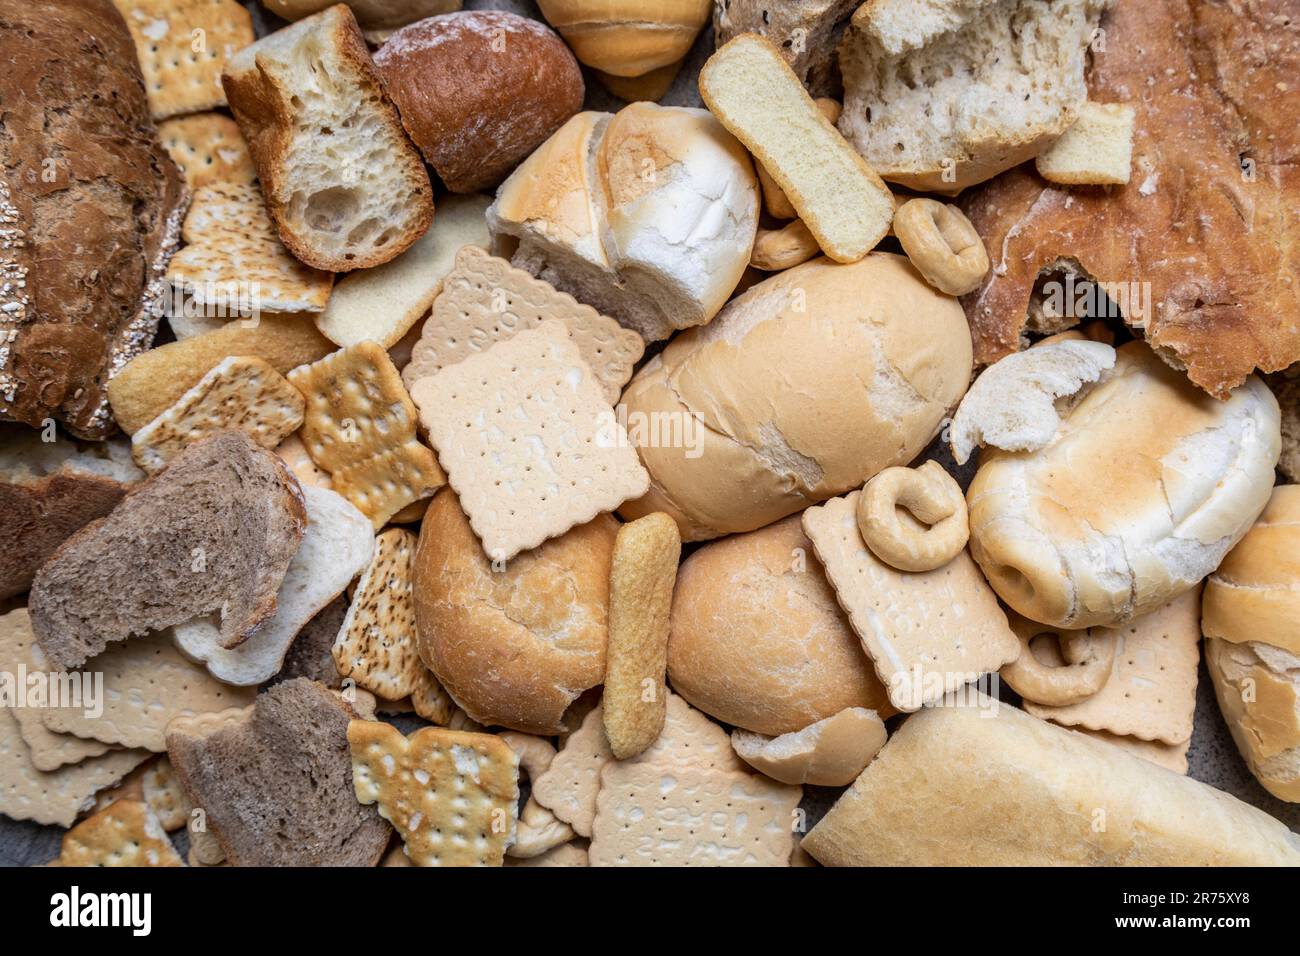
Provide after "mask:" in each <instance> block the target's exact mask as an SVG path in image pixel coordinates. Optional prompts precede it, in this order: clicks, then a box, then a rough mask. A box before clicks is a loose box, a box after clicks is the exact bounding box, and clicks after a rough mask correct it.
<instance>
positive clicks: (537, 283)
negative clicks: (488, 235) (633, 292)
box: [402, 246, 645, 405]
mask: <svg viewBox="0 0 1300 956" xmlns="http://www.w3.org/2000/svg"><path fill="white" fill-rule="evenodd" d="M547 319H554V320H557V321H559V322H562V323H564V326H565V328H567V329H568V333H569V337H570V338H571V339H572V340H573V344H574V345H576V346H577V347H578V351H579V353H581V355H582V359H583V361H584V362H586V363H587V366H588V368H590V369H591V371H592V373H593V374H594V375H595V376H596V380H597V381H598V382H599V383H600V388H601V392H602V393H603V394H604V396H605V400H606V401H607V402H609V403H610V404H611V405H613V404H615V403H616V402H618V398H619V396H620V395H621V394H622V393H623V386H624V385H626V384H627V383H628V380H629V379H630V378H631V377H632V367H633V366H634V365H636V363H637V361H638V360H639V359H640V358H641V355H642V354H643V353H644V352H645V342H644V341H643V340H642V338H641V336H639V335H637V334H636V333H635V332H633V331H632V330H631V329H625V328H623V327H622V326H621V325H619V324H618V322H616V321H615V320H614V319H611V318H610V317H609V316H606V315H601V314H600V313H599V312H597V311H596V310H595V309H593V308H592V307H591V306H589V305H583V304H582V303H581V302H579V301H578V300H577V299H575V298H573V296H571V295H569V294H568V293H566V292H560V291H558V290H557V289H556V288H555V287H554V286H553V285H551V284H550V283H549V282H546V281H544V280H542V279H535V278H533V277H532V276H531V275H529V274H528V273H527V272H524V271H523V270H522V269H516V268H515V267H514V266H512V265H511V264H510V263H509V262H507V261H506V260H505V259H499V258H497V257H496V256H493V255H489V254H488V253H487V252H485V251H484V250H482V249H480V248H478V247H477V246H465V247H464V248H462V249H461V250H460V252H459V253H457V255H456V268H455V269H453V270H452V272H451V273H450V274H449V275H448V276H447V277H446V278H445V279H444V280H443V283H442V292H440V293H439V294H438V298H437V299H435V300H434V303H433V311H432V313H431V314H430V315H429V319H428V321H426V322H425V323H424V329H423V331H422V332H421V333H420V341H419V342H417V343H416V345H415V347H414V348H413V349H412V350H411V362H410V364H409V365H407V366H406V368H404V369H402V381H404V382H405V383H406V384H407V386H408V387H410V386H413V385H414V384H415V383H416V382H418V381H419V380H420V379H422V378H427V377H429V376H431V375H436V374H438V372H441V371H442V370H443V369H444V368H448V367H450V366H452V365H455V364H456V363H457V362H459V361H461V360H463V359H466V358H469V357H470V356H471V355H477V354H479V353H480V352H485V351H487V350H488V349H489V348H491V347H492V345H493V344H495V343H496V342H500V341H504V340H505V339H508V338H510V337H511V336H513V335H515V334H516V333H517V332H522V331H524V330H525V329H535V328H537V327H538V326H539V325H541V324H542V323H543V322H544V321H546V320H547Z"/></svg>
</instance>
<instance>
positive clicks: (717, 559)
mask: <svg viewBox="0 0 1300 956" xmlns="http://www.w3.org/2000/svg"><path fill="white" fill-rule="evenodd" d="M668 678H669V681H670V682H671V683H672V686H673V690H675V691H677V693H679V694H681V695H682V696H683V697H685V698H686V700H687V701H689V702H690V703H691V704H693V705H694V706H696V707H698V708H699V709H700V710H703V711H704V712H706V713H708V714H711V715H712V716H714V717H716V718H717V719H718V720H721V721H722V722H724V723H728V724H733V725H735V726H737V727H741V728H743V729H744V730H752V731H754V732H755V733H759V734H767V735H769V736H778V735H780V734H785V733H790V732H792V731H797V730H802V729H803V728H805V727H807V726H808V725H809V724H812V723H816V722H817V721H819V720H821V719H822V718H824V717H830V716H832V715H834V714H838V713H839V712H840V711H842V710H844V709H846V708H848V707H866V708H869V709H872V710H875V711H876V712H877V713H879V714H881V715H882V716H887V715H888V714H890V713H893V709H892V708H890V707H889V704H888V698H887V697H886V696H885V689H884V687H883V686H881V684H880V681H879V680H877V679H876V676H875V672H874V671H873V670H872V668H871V662H870V661H869V660H868V659H867V655H866V653H865V652H864V651H863V650H862V645H861V643H860V642H859V641H858V638H857V635H856V634H854V633H853V628H852V627H851V626H850V625H849V621H848V618H846V617H845V616H844V612H843V611H842V610H840V606H839V604H838V603H837V602H836V600H835V592H834V591H833V590H831V586H830V584H829V583H827V581H826V576H825V573H824V572H823V571H822V566H821V564H820V563H819V562H818V561H817V558H816V556H815V555H814V553H813V548H812V543H811V542H810V541H809V540H808V539H807V538H806V537H804V533H803V529H802V528H801V527H800V526H799V518H798V517H797V516H794V517H790V518H787V519H786V520H784V521H781V522H778V523H777V524H774V525H771V526H770V527H767V528H764V529H763V530H761V531H755V532H752V533H751V534H745V535H737V536H736V537H733V538H727V539H726V540H725V541H718V542H716V543H714V544H710V545H708V546H707V547H704V548H700V549H699V550H698V551H696V552H695V553H694V554H692V555H691V556H690V557H689V558H687V559H686V561H685V562H684V563H683V564H682V566H681V569H680V570H679V571H678V572H677V588H676V590H675V591H674V592H673V611H672V624H671V627H670V631H669V636H668Z"/></svg>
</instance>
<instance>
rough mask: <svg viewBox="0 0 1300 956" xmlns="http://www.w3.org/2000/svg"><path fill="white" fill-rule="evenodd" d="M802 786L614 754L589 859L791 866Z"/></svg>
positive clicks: (599, 862) (603, 776)
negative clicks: (618, 758)
mask: <svg viewBox="0 0 1300 956" xmlns="http://www.w3.org/2000/svg"><path fill="white" fill-rule="evenodd" d="M802 798H803V788H802V787H790V786H787V785H785V784H782V783H777V782H775V781H773V780H769V779H767V778H766V777H763V776H759V775H758V774H749V773H736V772H728V771H719V770H704V769H701V768H699V767H695V766H687V765H681V766H672V765H668V764H659V763H638V762H628V761H621V762H620V761H615V762H612V763H610V764H608V765H606V767H605V769H604V770H603V771H602V772H601V783H600V795H599V796H598V797H597V799H596V818H595V821H594V822H593V824H592V834H591V848H590V849H589V851H588V854H589V856H590V858H591V865H592V866H789V865H790V854H791V852H792V851H793V849H794V828H795V825H796V823H797V822H798V819H797V810H798V807H799V801H800V800H801V799H802Z"/></svg>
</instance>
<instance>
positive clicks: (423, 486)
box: [330, 438, 447, 530]
mask: <svg viewBox="0 0 1300 956" xmlns="http://www.w3.org/2000/svg"><path fill="white" fill-rule="evenodd" d="M330 482H331V487H332V488H333V489H334V490H335V491H337V492H338V493H339V494H341V495H342V496H343V497H345V498H347V499H348V501H350V502H352V503H353V504H354V505H356V506H357V507H358V508H359V509H360V510H361V512H362V513H363V514H365V515H366V516H367V517H369V518H370V523H371V524H373V525H374V527H375V529H376V530H378V529H379V528H382V527H383V526H384V525H386V524H388V522H390V521H392V520H395V519H396V518H397V517H398V514H399V512H401V511H404V510H405V509H406V507H407V506H408V505H410V504H418V503H420V502H421V501H424V500H425V499H427V498H428V497H430V496H431V495H432V494H433V493H434V492H435V491H437V490H438V489H439V488H441V487H442V486H443V485H445V484H446V483H447V475H446V473H445V472H444V471H443V470H442V466H441V465H439V464H438V459H437V457H436V456H435V455H434V454H433V451H432V450H431V449H429V448H428V447H426V446H424V445H422V444H420V443H419V442H418V441H416V440H415V439H414V438H410V439H407V440H406V441H404V442H403V443H402V444H400V445H395V446H394V447H392V448H390V449H388V450H387V451H385V452H381V453H380V454H378V455H373V456H371V457H370V458H363V459H362V460H361V461H358V462H355V463H354V464H351V465H345V466H344V467H342V468H340V469H339V470H338V471H336V472H334V474H332V475H331V476H330ZM425 504H426V505H427V501H425Z"/></svg>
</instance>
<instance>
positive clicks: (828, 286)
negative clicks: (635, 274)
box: [621, 253, 971, 541]
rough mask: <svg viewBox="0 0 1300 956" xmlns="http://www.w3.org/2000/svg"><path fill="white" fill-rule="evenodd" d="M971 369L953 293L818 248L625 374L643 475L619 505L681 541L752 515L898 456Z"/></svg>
mask: <svg viewBox="0 0 1300 956" xmlns="http://www.w3.org/2000/svg"><path fill="white" fill-rule="evenodd" d="M970 373H971V340H970V330H969V328H968V326H967V325H966V318H965V315H964V314H963V313H962V310H961V306H960V305H958V303H957V300H956V299H953V298H950V297H948V296H945V295H943V294H941V293H939V292H936V291H935V290H933V289H931V288H930V287H929V286H928V285H927V284H926V283H925V282H924V281H923V280H922V279H921V278H920V276H919V275H918V274H917V272H916V270H914V269H913V268H912V266H911V264H910V263H908V261H907V260H906V259H905V258H903V257H902V256H896V255H891V254H888V253H871V254H869V255H867V256H866V257H865V258H864V259H861V260H860V261H858V262H855V263H853V264H851V265H838V264H836V263H833V262H831V261H830V260H828V259H825V258H819V259H816V260H814V261H812V262H807V263H804V264H803V265H800V266H796V267H795V268H793V269H789V270H787V271H785V272H782V273H779V274H777V275H774V276H771V277H770V278H768V279H766V280H764V281H763V282H760V283H758V284H757V285H755V286H753V287H752V288H750V289H749V290H748V291H746V292H745V294H744V295H742V296H739V297H738V298H736V299H734V300H733V301H732V302H730V303H728V305H727V307H726V308H725V309H723V311H722V313H721V314H720V315H719V316H718V317H717V318H716V319H715V320H714V321H713V322H712V323H710V324H709V325H708V326H706V327H704V328H702V329H693V330H691V331H690V332H687V333H685V334H684V335H680V336H678V337H677V338H675V339H674V340H673V341H672V342H670V343H669V344H668V347H667V348H666V349H664V351H663V352H662V353H661V354H660V355H658V356H656V357H655V358H653V359H652V360H651V361H650V362H648V363H647V364H646V365H645V367H644V368H642V369H641V371H640V372H638V373H637V375H636V377H635V378H633V380H632V382H631V383H630V384H629V385H628V387H627V390H626V391H625V392H624V394H623V402H624V404H625V405H626V407H627V415H628V428H629V434H630V438H631V440H632V441H633V442H635V443H636V444H637V445H638V446H639V448H638V451H640V453H641V460H642V462H643V463H644V464H645V466H646V468H647V470H649V472H650V476H651V484H650V491H649V493H648V494H646V496H645V497H643V498H641V499H639V500H637V501H635V502H630V503H629V504H626V505H624V506H623V508H622V509H621V511H622V514H624V515H625V516H631V517H639V516H641V515H644V514H649V513H650V512H652V511H665V512H667V513H668V514H670V515H672V516H673V517H674V518H676V519H677V523H678V524H679V525H680V526H681V529H682V538H683V540H686V541H701V540H704V539H707V538H714V537H717V536H718V535H722V534H729V533H732V532H736V531H751V530H753V529H754V528H761V527H762V526H763V525H765V524H769V523H770V522H773V521H775V520H777V519H778V518H782V517H784V516H785V515H788V514H791V513H792V512H795V511H799V510H801V509H803V508H805V507H807V506H808V505H810V504H813V503H816V502H818V501H823V500H825V499H827V498H831V497H834V496H835V495H838V494H842V493H843V492H845V491H849V490H851V489H853V488H857V487H859V486H860V485H861V484H862V483H863V482H864V481H866V480H867V479H868V478H870V477H871V476H872V475H875V474H876V473H877V472H879V471H881V470H882V469H884V468H888V467H889V466H891V465H905V464H907V463H908V462H909V461H911V460H912V459H913V458H914V457H916V455H917V454H918V453H919V452H920V451H921V450H922V449H924V448H925V446H926V444H927V443H928V442H929V441H930V439H931V438H932V437H934V434H935V432H936V431H937V429H938V428H939V425H940V423H941V422H942V421H943V417H944V415H946V414H947V413H948V411H949V409H951V408H952V407H953V406H955V405H956V404H957V401H958V400H959V399H960V398H961V396H962V394H963V393H964V392H965V391H966V386H967V385H968V384H969V382H970ZM654 422H660V423H670V424H673V425H674V426H675V427H676V430H677V431H678V432H680V433H681V434H682V435H684V436H686V437H687V438H690V439H693V440H692V441H667V440H663V435H662V434H659V435H653V434H651V431H652V430H651V429H647V428H645V427H644V426H645V425H646V424H647V423H654ZM679 423H680V424H679ZM659 431H660V432H661V433H662V429H659Z"/></svg>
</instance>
